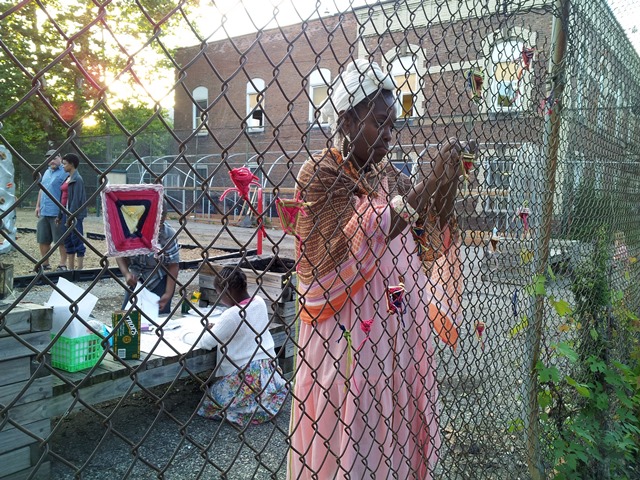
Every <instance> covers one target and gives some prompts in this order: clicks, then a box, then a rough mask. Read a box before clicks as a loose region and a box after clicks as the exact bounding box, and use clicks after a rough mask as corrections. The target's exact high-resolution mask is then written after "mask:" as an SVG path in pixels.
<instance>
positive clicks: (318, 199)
mask: <svg viewBox="0 0 640 480" xmlns="http://www.w3.org/2000/svg"><path fill="white" fill-rule="evenodd" d="M297 185H298V191H299V194H300V195H301V198H302V200H303V201H304V202H307V207H306V209H305V210H306V213H307V215H306V216H299V217H298V219H297V223H296V232H297V234H298V236H299V238H298V239H297V240H296V250H297V251H298V252H299V258H300V260H299V263H298V279H299V281H300V286H299V290H300V295H301V309H300V316H301V318H302V319H303V321H305V322H307V323H311V322H312V321H313V320H316V321H318V322H321V321H323V320H326V319H327V318H330V317H331V316H333V315H335V314H336V313H337V312H339V311H340V309H341V308H342V307H343V306H344V304H345V302H346V301H347V299H348V298H349V297H350V296H351V295H352V294H353V293H355V292H357V291H359V290H360V289H361V288H362V287H363V286H364V285H365V283H366V282H367V281H368V280H369V279H371V277H372V276H373V274H374V273H375V270H376V268H377V264H376V263H377V260H378V259H379V258H380V257H382V254H383V253H384V250H385V249H386V247H387V244H386V238H385V239H374V238H369V237H368V236H367V234H365V232H371V231H375V232H379V234H380V235H384V233H383V232H385V231H388V230H389V226H388V225H381V224H380V222H382V221H384V220H383V218H384V216H383V215H381V213H382V211H383V210H384V209H385V208H388V205H389V201H390V198H392V197H393V196H395V195H398V194H401V195H406V194H407V193H408V192H409V189H410V188H411V181H410V179H409V178H408V177H406V176H405V175H403V174H402V173H400V172H399V171H398V170H396V169H395V168H394V167H393V166H392V165H391V164H389V163H388V162H386V161H383V162H380V164H378V165H377V166H376V167H375V168H373V169H372V171H371V172H369V173H368V174H366V175H360V174H359V173H358V172H357V171H356V170H355V169H354V168H353V167H352V166H351V165H350V164H349V163H345V162H344V161H343V159H342V155H340V152H338V150H336V149H334V148H332V149H326V150H324V151H323V152H322V153H320V154H318V155H315V156H313V157H311V158H310V159H309V160H307V161H306V162H305V164H304V165H303V166H302V169H301V170H300V173H299V174H298V182H297ZM296 193H298V192H296ZM372 206H373V207H374V208H371V207H372ZM387 218H388V217H387ZM376 224H377V227H378V228H375V227H376ZM379 240H382V241H379Z"/></svg>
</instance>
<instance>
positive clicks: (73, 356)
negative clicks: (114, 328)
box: [51, 334, 102, 372]
mask: <svg viewBox="0 0 640 480" xmlns="http://www.w3.org/2000/svg"><path fill="white" fill-rule="evenodd" d="M54 337H55V334H51V338H52V339H53V338H54ZM101 342H102V339H101V338H100V337H99V336H98V335H94V334H90V335H86V336H84V337H77V338H70V337H60V338H58V340H57V341H56V343H54V344H53V347H51V365H52V366H53V367H54V368H59V369H60V370H65V371H67V372H77V371H78V370H83V369H85V368H91V367H93V366H94V365H95V364H96V363H98V360H100V356H101V355H102V345H101Z"/></svg>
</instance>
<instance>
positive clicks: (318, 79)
mask: <svg viewBox="0 0 640 480" xmlns="http://www.w3.org/2000/svg"><path fill="white" fill-rule="evenodd" d="M329 85H331V72H330V71H329V69H328V68H320V69H318V70H314V71H313V72H311V75H309V98H310V99H311V102H309V123H316V121H317V123H318V124H319V125H321V126H324V125H327V123H328V119H327V116H326V115H324V114H323V113H322V108H323V107H324V106H325V104H326V102H327V98H328V89H329ZM316 115H317V117H316ZM316 118H317V120H316Z"/></svg>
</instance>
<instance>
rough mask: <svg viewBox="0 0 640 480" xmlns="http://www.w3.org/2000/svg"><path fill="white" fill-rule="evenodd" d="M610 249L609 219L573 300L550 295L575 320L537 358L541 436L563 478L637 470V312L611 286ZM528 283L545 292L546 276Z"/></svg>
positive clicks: (628, 474)
mask: <svg viewBox="0 0 640 480" xmlns="http://www.w3.org/2000/svg"><path fill="white" fill-rule="evenodd" d="M610 252H611V245H610V242H609V236H608V233H607V227H606V226H605V227H602V228H599V229H596V232H595V237H594V250H593V253H592V255H591V258H590V259H589V261H588V262H585V264H583V265H581V266H580V268H578V269H577V271H576V274H575V279H574V281H573V284H572V286H571V290H572V293H573V295H574V301H575V305H574V306H573V307H571V306H570V305H569V303H568V302H566V301H564V300H557V299H555V298H554V297H553V296H548V299H549V302H550V304H551V305H552V306H553V308H554V309H555V311H556V313H557V314H558V315H559V316H561V317H566V318H567V319H570V324H571V325H572V328H573V330H571V331H569V333H568V335H567V338H566V339H565V340H564V341H559V342H557V343H556V344H554V345H553V346H552V347H551V350H550V354H549V358H548V360H547V364H545V363H544V362H542V361H539V362H538V364H537V366H536V369H537V374H538V382H539V390H538V402H539V407H540V419H541V422H542V427H543V432H544V436H545V438H544V439H543V442H541V443H542V445H543V446H546V447H547V451H546V455H545V458H546V459H547V460H548V461H550V462H551V463H552V464H553V477H554V478H557V479H574V478H580V479H594V480H595V479H609V478H616V479H625V478H629V479H630V478H637V477H636V476H637V475H638V470H637V469H638V464H637V459H638V456H639V454H640V421H639V419H638V412H640V388H639V383H638V381H639V379H640V367H639V365H640V363H639V361H638V360H639V359H640V349H639V347H638V343H637V340H636V338H637V326H638V318H637V317H636V316H635V315H634V314H633V313H632V312H631V311H629V310H628V309H627V308H626V307H625V306H624V303H623V301H624V296H623V295H622V294H621V292H614V291H612V288H611V286H610V282H609V278H608V275H607V272H608V268H609V265H610V262H611V258H610ZM536 285H537V288H536V287H535V286H536ZM530 290H531V292H532V293H536V294H544V295H546V293H544V292H543V288H542V282H541V281H538V282H534V283H533V285H532V287H531V289H530ZM621 347H622V348H621ZM627 352H629V354H628V355H627V354H626V353H627ZM616 356H617V358H616Z"/></svg>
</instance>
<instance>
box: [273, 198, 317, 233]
mask: <svg viewBox="0 0 640 480" xmlns="http://www.w3.org/2000/svg"><path fill="white" fill-rule="evenodd" d="M308 205H309V203H307V202H303V201H302V200H300V196H299V194H298V195H296V198H293V199H287V198H276V210H277V212H278V218H279V219H280V225H282V231H283V232H284V233H288V234H290V235H294V236H295V237H297V236H298V235H297V234H296V232H295V227H296V221H297V220H298V215H302V216H303V217H306V216H307V213H306V212H305V211H304V208H305V207H306V206H308Z"/></svg>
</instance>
